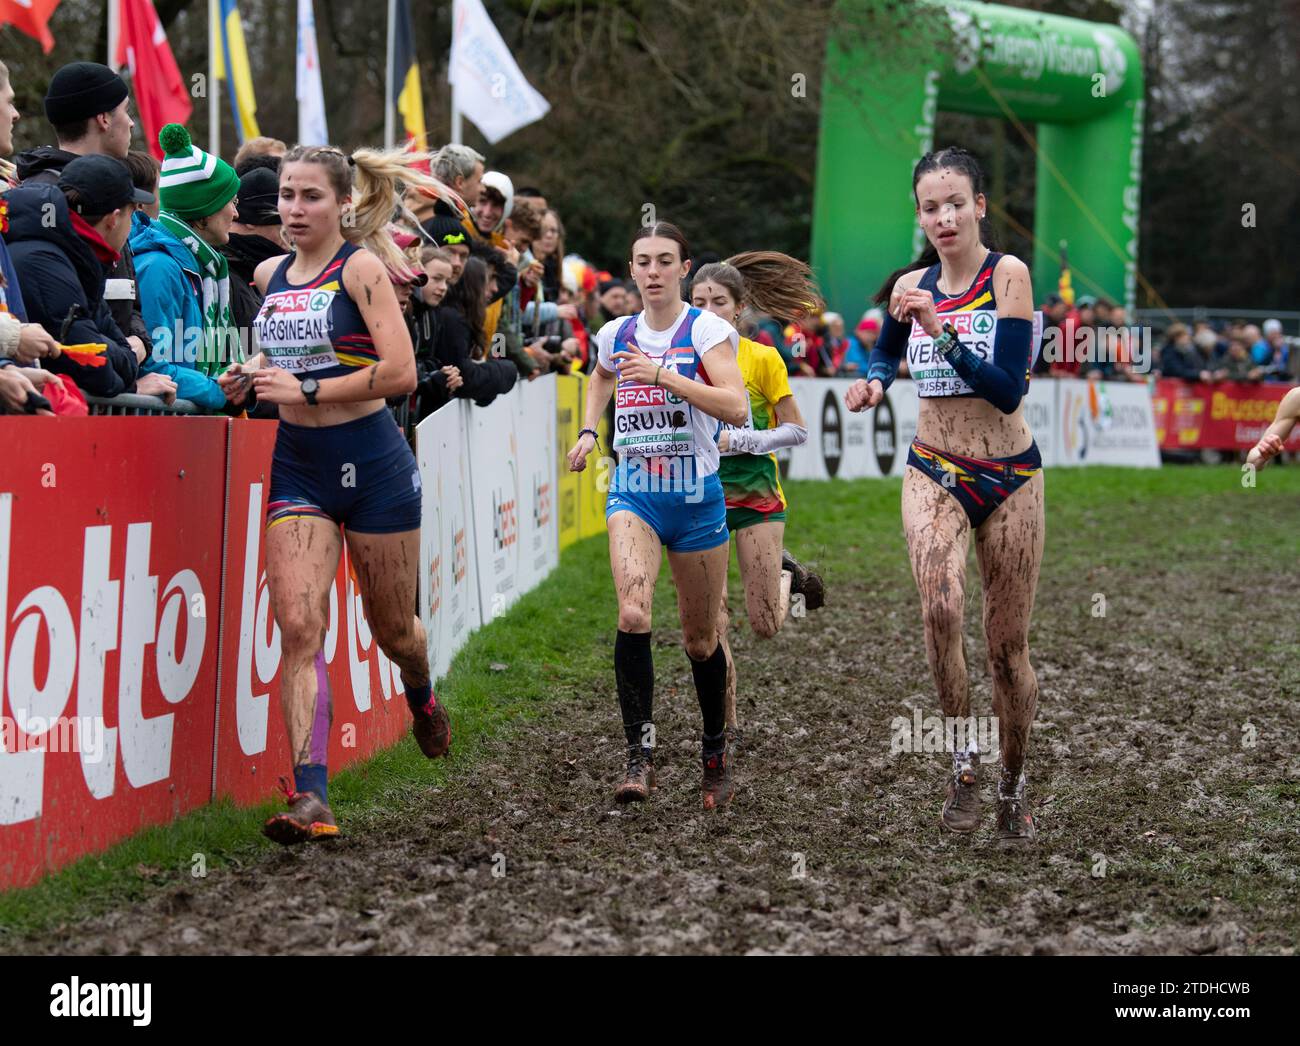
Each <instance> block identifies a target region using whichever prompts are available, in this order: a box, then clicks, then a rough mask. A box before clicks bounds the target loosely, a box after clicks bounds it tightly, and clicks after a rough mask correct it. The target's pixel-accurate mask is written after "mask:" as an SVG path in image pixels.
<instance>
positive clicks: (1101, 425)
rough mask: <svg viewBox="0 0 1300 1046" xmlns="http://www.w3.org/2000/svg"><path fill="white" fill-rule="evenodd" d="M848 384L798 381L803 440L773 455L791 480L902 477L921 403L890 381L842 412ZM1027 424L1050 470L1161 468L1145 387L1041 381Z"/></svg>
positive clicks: (908, 385) (910, 387) (910, 386)
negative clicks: (874, 396)
mask: <svg viewBox="0 0 1300 1046" xmlns="http://www.w3.org/2000/svg"><path fill="white" fill-rule="evenodd" d="M852 384H853V379H851V378H795V379H793V380H792V381H791V382H790V388H791V390H792V392H793V393H794V398H795V402H796V403H798V404H799V410H800V412H801V413H802V414H803V418H804V423H805V424H806V425H807V426H808V441H807V442H806V443H804V444H803V445H802V446H798V447H793V448H791V449H790V450H788V451H778V452H777V457H778V459H780V460H781V468H782V473H783V475H786V476H788V477H789V478H791V479H822V480H825V479H860V478H862V477H867V476H877V477H878V476H901V475H902V474H903V471H904V469H905V468H906V467H907V448H908V445H909V444H910V443H911V442H912V439H913V438H914V437H915V436H916V425H917V418H918V416H919V413H920V401H919V400H918V399H917V396H916V386H915V384H914V383H912V382H911V381H907V380H899V381H896V382H894V384H893V385H891V386H890V387H889V389H888V391H887V392H886V393H885V398H884V399H883V400H882V401H881V402H880V403H879V404H878V405H877V406H876V407H875V408H874V409H872V410H870V411H867V412H865V413H861V414H855V413H852V412H850V411H849V410H848V408H846V407H845V406H844V393H845V392H846V391H847V389H848V387H849V386H850V385H852ZM1024 410H1025V419H1026V421H1027V422H1028V424H1029V428H1030V431H1032V432H1033V434H1034V439H1035V440H1036V441H1037V442H1038V448H1039V451H1040V452H1041V453H1042V455H1043V464H1044V465H1047V466H1070V465H1131V466H1137V467H1148V468H1154V467H1158V466H1159V464H1160V450H1159V446H1158V444H1157V442H1156V426H1155V418H1154V415H1153V412H1152V401H1151V396H1150V395H1149V393H1148V392H1147V388H1146V386H1145V385H1140V384H1134V383H1116V384H1112V383H1107V382H1089V381H1081V380H1076V379H1041V380H1037V381H1031V382H1030V383H1029V394H1028V396H1027V397H1026V398H1025V401H1024Z"/></svg>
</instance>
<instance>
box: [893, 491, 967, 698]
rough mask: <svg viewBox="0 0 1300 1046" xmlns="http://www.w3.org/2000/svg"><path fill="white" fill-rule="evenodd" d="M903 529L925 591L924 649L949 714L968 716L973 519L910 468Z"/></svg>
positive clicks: (916, 575)
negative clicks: (966, 630) (966, 616)
mask: <svg viewBox="0 0 1300 1046" xmlns="http://www.w3.org/2000/svg"><path fill="white" fill-rule="evenodd" d="M903 532H904V534H905V535H906V537H907V551H908V555H909V556H910V557H911V560H912V576H913V578H915V579H916V588H917V591H918V592H919V593H920V595H921V619H922V621H923V622H924V625H925V653H926V657H927V658H928V659H929V662H930V671H931V673H933V675H934V685H935V687H936V689H937V690H938V691H939V704H940V705H941V706H942V708H943V713H944V715H946V716H962V717H965V716H968V715H970V688H969V686H968V677H967V673H966V655H965V652H964V651H963V650H962V613H963V610H964V608H965V600H966V551H967V549H968V548H969V546H970V521H969V520H968V519H967V518H966V512H965V510H964V509H963V508H962V507H961V505H960V504H958V502H957V499H956V498H954V497H953V496H952V495H951V494H950V493H949V492H948V491H947V490H946V489H944V487H942V486H940V485H939V484H938V483H936V482H934V480H932V479H930V477H929V476H926V475H925V474H924V473H922V472H919V471H918V470H917V469H915V468H911V467H909V468H908V469H907V471H906V472H905V473H904V475H903Z"/></svg>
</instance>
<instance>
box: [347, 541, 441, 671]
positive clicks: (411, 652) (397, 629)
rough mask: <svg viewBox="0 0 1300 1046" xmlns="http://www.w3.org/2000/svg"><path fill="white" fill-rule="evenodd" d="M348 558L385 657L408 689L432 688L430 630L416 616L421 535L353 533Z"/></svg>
mask: <svg viewBox="0 0 1300 1046" xmlns="http://www.w3.org/2000/svg"><path fill="white" fill-rule="evenodd" d="M347 541H348V554H349V556H350V557H351V559H352V565H353V567H354V569H355V570H356V573H357V586H358V588H360V590H361V605H362V607H363V608H364V609H365V613H366V620H367V621H368V622H370V631H371V632H372V633H373V634H374V637H375V641H376V642H377V643H378V644H379V649H380V650H382V651H383V652H384V655H385V656H386V657H387V658H388V659H389V660H391V661H392V662H393V663H394V664H396V665H397V667H398V669H399V670H400V671H401V674H402V681H403V682H404V683H405V684H406V685H407V686H408V687H412V686H413V687H425V686H427V685H428V684H429V653H428V648H427V647H426V645H425V637H424V625H423V624H422V623H421V622H420V619H419V617H417V616H416V615H415V614H413V613H411V608H412V607H414V606H415V605H416V591H417V587H418V585H419V578H420V532H419V530H404V531H401V532H399V533H396V534H357V533H353V532H352V531H348V532H347Z"/></svg>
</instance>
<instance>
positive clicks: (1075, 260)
mask: <svg viewBox="0 0 1300 1046" xmlns="http://www.w3.org/2000/svg"><path fill="white" fill-rule="evenodd" d="M846 5H847V6H850V7H852V8H856V10H857V13H868V14H871V15H873V16H874V18H875V19H877V20H879V19H882V18H889V19H890V20H891V21H895V22H898V23H900V24H899V25H898V28H900V29H901V30H902V34H903V37H904V38H905V39H906V40H907V41H908V45H907V46H906V47H896V46H894V47H889V48H882V47H874V46H872V43H871V41H870V40H868V39H863V38H862V37H861V35H860V34H858V35H852V34H851V33H850V31H849V30H847V29H845V30H841V31H839V32H837V33H833V34H832V36H831V39H830V41H829V42H828V45H827V56H826V57H827V61H826V73H825V78H824V82H823V90H822V112H821V136H820V139H819V142H818V153H817V182H816V189H815V196H814V204H813V240H812V257H813V266H814V268H815V269H816V271H817V274H818V277H819V279H820V281H821V286H822V289H823V291H824V293H825V296H826V298H827V300H828V301H829V302H830V303H831V304H832V306H833V307H835V308H837V309H838V310H839V311H841V312H843V313H844V314H845V316H846V317H848V318H849V321H848V326H849V327H850V328H851V327H852V326H853V319H854V318H856V316H857V315H859V314H860V313H861V311H862V309H863V308H864V307H865V306H866V304H867V298H868V296H869V295H871V294H874V293H875V291H876V288H877V287H878V286H879V285H880V282H881V281H882V280H883V279H884V277H885V276H886V275H888V274H889V273H890V272H892V271H893V270H894V269H896V268H898V267H899V266H900V265H903V264H904V263H905V262H907V261H910V260H911V259H912V258H914V257H916V255H917V254H919V253H920V250H921V247H922V246H923V234H922V233H921V230H920V229H919V227H918V226H917V223H916V214H915V208H916V205H915V201H914V199H913V197H912V168H913V167H914V166H915V164H916V161H917V160H919V159H920V158H921V156H922V154H924V153H925V152H927V151H929V150H930V149H931V148H932V147H933V145H934V120H935V114H936V113H937V112H938V111H939V110H941V109H942V110H953V111H956V112H963V113H975V114H979V115H984V116H1001V117H1004V118H1008V119H1014V120H1015V121H1018V122H1020V123H1021V124H1024V125H1028V124H1030V123H1036V124H1037V127H1036V128H1031V127H1028V126H1026V130H1027V131H1028V132H1029V133H1030V134H1031V135H1032V136H1033V137H1035V138H1036V139H1037V150H1036V152H1037V187H1036V204H1035V224H1036V228H1035V230H1034V245H1035V249H1034V257H1033V264H1032V272H1033V280H1034V293H1035V296H1036V300H1037V301H1041V300H1042V298H1043V296H1045V295H1046V294H1049V293H1051V292H1052V291H1053V290H1055V289H1056V285H1057V279H1058V276H1059V272H1060V251H1059V247H1060V244H1061V243H1062V242H1065V243H1066V244H1067V245H1068V248H1069V263H1070V269H1071V273H1072V277H1073V283H1074V287H1075V290H1076V291H1077V292H1079V293H1088V294H1095V295H1105V296H1106V297H1109V298H1111V299H1112V300H1113V301H1117V302H1122V303H1124V304H1125V305H1126V306H1127V308H1128V310H1129V316H1130V321H1131V317H1132V314H1133V306H1134V299H1135V291H1136V285H1137V230H1138V202H1139V185H1140V179H1141V170H1142V127H1143V109H1144V103H1143V84H1142V70H1141V63H1140V58H1139V53H1138V49H1137V45H1136V44H1135V43H1134V41H1133V38H1132V37H1130V36H1129V35H1128V34H1127V33H1125V32H1124V31H1123V30H1122V29H1120V28H1119V27H1117V26H1113V25H1102V24H1098V23H1093V22H1084V21H1080V20H1079V19H1075V18H1064V17H1060V16H1058V15H1046V14H1040V13H1039V12H1037V11H1026V10H1022V9H1020V8H1012V7H1003V6H1000V5H997V4H985V3H975V2H971V0H948V2H944V3H935V2H933V0H917V2H915V3H911V4H907V5H899V4H898V3H895V2H892V0H846ZM871 8H874V9H875V10H874V11H871V10H870V9H871ZM847 21H849V22H857V23H859V24H861V23H862V22H863V21H864V19H848V20H847ZM851 37H852V38H851ZM939 144H940V145H948V144H961V145H963V146H965V147H966V148H968V149H970V150H971V151H972V152H974V153H975V154H976V155H977V156H980V157H981V160H983V161H985V166H986V169H987V167H988V164H987V160H988V159H989V143H987V142H978V141H975V142H961V143H948V142H941V143H939ZM999 202H1000V201H991V203H994V204H996V203H999ZM1025 260H1026V261H1028V260H1029V259H1025Z"/></svg>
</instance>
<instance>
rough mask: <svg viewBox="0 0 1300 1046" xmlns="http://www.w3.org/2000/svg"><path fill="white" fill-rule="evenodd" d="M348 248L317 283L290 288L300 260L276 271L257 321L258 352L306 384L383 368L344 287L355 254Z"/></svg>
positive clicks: (288, 261) (288, 259)
mask: <svg viewBox="0 0 1300 1046" xmlns="http://www.w3.org/2000/svg"><path fill="white" fill-rule="evenodd" d="M359 250H361V248H360V247H358V246H357V245H356V244H353V243H344V244H343V246H342V247H340V248H339V251H338V253H337V254H336V255H334V257H333V258H331V259H330V262H329V264H328V265H326V266H325V268H324V269H322V270H321V272H320V274H319V275H318V276H316V278H315V279H313V280H311V281H310V282H308V283H304V284H295V283H290V282H289V280H288V278H287V277H286V275H285V273H286V272H288V269H289V266H290V265H291V264H292V263H293V260H294V258H295V257H296V255H293V254H290V255H289V256H288V257H286V258H285V259H284V261H282V262H281V263H280V264H279V265H278V266H276V270H275V272H274V273H273V274H272V276H271V279H270V280H269V281H268V282H267V285H266V299H265V300H264V301H263V302H262V308H261V309H260V310H259V311H258V313H257V318H256V319H255V320H254V321H253V323H254V327H255V328H256V331H257V341H258V348H259V349H260V350H261V351H262V352H264V353H266V359H267V362H268V363H269V364H271V365H272V366H275V367H281V368H283V369H284V370H287V371H289V372H290V373H292V374H293V375H294V376H295V377H296V378H298V380H299V381H302V380H303V379H304V378H317V379H320V378H336V377H339V376H340V375H344V374H351V373H352V372H353V371H355V370H359V369H360V368H362V367H373V366H374V365H375V364H376V363H378V362H379V354H378V353H377V352H376V351H375V342H374V339H373V338H372V337H371V336H370V328H368V327H367V326H366V321H365V318H364V317H363V316H362V315H361V310H360V309H358V308H357V303H356V302H354V301H353V300H352V297H351V295H349V294H348V292H347V290H346V289H345V288H344V286H343V266H344V265H346V264H347V260H348V259H349V258H350V257H352V255H353V254H355V253H356V252H357V251H359Z"/></svg>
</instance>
